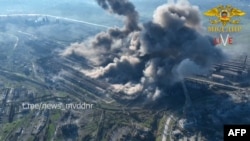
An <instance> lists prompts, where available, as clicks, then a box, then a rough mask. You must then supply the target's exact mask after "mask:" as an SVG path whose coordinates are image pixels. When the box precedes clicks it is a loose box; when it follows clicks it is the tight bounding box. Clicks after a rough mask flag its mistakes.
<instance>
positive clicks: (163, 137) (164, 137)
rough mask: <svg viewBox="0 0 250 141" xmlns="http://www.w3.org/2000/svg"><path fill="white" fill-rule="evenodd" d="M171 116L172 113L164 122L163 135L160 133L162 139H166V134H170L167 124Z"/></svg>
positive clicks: (164, 140) (163, 140)
mask: <svg viewBox="0 0 250 141" xmlns="http://www.w3.org/2000/svg"><path fill="white" fill-rule="evenodd" d="M172 118H173V115H170V116H169V117H168V119H167V121H166V123H165V126H164V131H163V135H162V141H167V136H169V135H170V134H171V133H170V132H171V131H170V127H169V124H170V121H171V119H172Z"/></svg>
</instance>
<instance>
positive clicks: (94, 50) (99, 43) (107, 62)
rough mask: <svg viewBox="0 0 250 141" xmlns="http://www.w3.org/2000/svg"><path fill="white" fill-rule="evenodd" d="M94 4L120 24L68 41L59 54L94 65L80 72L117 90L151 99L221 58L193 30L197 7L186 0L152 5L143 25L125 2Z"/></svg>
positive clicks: (197, 20) (105, 0) (106, 0)
mask: <svg viewBox="0 0 250 141" xmlns="http://www.w3.org/2000/svg"><path fill="white" fill-rule="evenodd" d="M97 2H98V4H99V5H100V6H101V7H102V8H104V9H105V10H108V11H109V12H111V13H115V14H118V15H121V16H124V17H125V26H124V27H123V28H121V29H119V28H112V29H109V30H108V31H107V32H101V33H99V34H98V35H96V36H95V37H93V38H90V39H88V40H86V41H84V42H82V43H75V44H72V45H71V46H70V47H69V48H67V49H66V50H65V51H64V52H63V54H64V55H70V54H72V53H75V54H77V55H80V56H83V57H85V58H88V59H89V60H90V61H92V63H93V65H94V66H96V67H95V69H93V70H84V71H83V72H84V73H85V74H86V75H88V76H90V77H92V78H99V79H103V80H105V81H108V82H109V83H111V84H112V86H113V88H114V90H115V91H117V92H120V91H121V92H124V93H126V94H145V95H146V96H147V97H150V98H153V99H155V98H157V97H159V96H160V95H161V94H164V93H165V92H166V89H167V88H169V87H170V86H171V85H172V84H174V83H175V82H177V81H179V80H181V79H183V78H184V77H186V76H188V75H192V74H196V73H203V72H204V71H206V69H207V68H208V67H209V66H210V65H211V64H212V63H215V62H219V61H221V60H222V59H223V54H222V52H221V51H220V50H219V49H218V48H216V47H214V46H213V43H212V41H211V39H210V38H209V37H208V36H204V35H202V34H201V33H200V32H199V31H200V29H202V27H201V25H200V15H199V13H200V12H199V9H198V7H195V6H192V5H190V4H189V3H188V1H183V0H182V1H178V2H177V3H173V2H172V3H171V4H165V5H162V6H160V7H158V8H157V9H156V10H155V12H154V15H153V20H152V21H149V22H148V23H144V24H139V23H138V12H137V11H136V10H135V7H134V5H133V4H132V3H130V2H129V1H128V0H97ZM139 25H141V26H139Z"/></svg>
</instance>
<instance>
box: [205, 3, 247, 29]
mask: <svg viewBox="0 0 250 141" xmlns="http://www.w3.org/2000/svg"><path fill="white" fill-rule="evenodd" d="M245 14H246V13H245V12H243V11H241V10H239V9H237V8H234V7H232V6H231V5H227V6H223V5H219V6H217V7H215V8H212V9H210V10H208V11H206V12H205V13H204V15H206V16H209V17H217V18H216V19H210V23H211V24H219V23H222V25H223V26H226V25H227V24H228V23H230V24H239V23H240V20H239V19H238V20H235V19H233V18H234V17H240V16H244V15H245Z"/></svg>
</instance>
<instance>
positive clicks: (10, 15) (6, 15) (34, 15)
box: [0, 14, 110, 28]
mask: <svg viewBox="0 0 250 141" xmlns="http://www.w3.org/2000/svg"><path fill="white" fill-rule="evenodd" d="M18 16H19V17H24V16H30V17H38V16H41V17H50V18H55V19H59V20H65V21H71V22H77V23H82V24H88V25H92V26H97V27H102V28H110V27H109V26H106V25H103V24H98V23H92V22H88V21H83V20H76V19H71V18H67V17H60V16H54V15H47V14H5V15H0V17H18Z"/></svg>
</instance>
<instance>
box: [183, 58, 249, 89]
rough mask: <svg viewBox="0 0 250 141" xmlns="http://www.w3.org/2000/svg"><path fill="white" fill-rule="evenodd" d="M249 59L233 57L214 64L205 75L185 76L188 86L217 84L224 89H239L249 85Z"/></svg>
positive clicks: (204, 86) (197, 87)
mask: <svg viewBox="0 0 250 141" xmlns="http://www.w3.org/2000/svg"><path fill="white" fill-rule="evenodd" d="M249 64H250V59H249V58H248V56H241V57H237V58H233V59H231V60H228V61H226V62H223V63H219V64H214V65H213V67H212V68H211V69H210V71H209V73H208V74H207V75H202V76H201V75H199V76H193V77H188V78H186V79H185V80H186V83H187V85H188V86H190V87H192V88H195V89H200V88H209V87H213V86H217V87H220V88H226V89H228V88H229V89H240V87H245V86H248V85H250V81H249V77H250V67H249V66H250V65H249Z"/></svg>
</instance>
